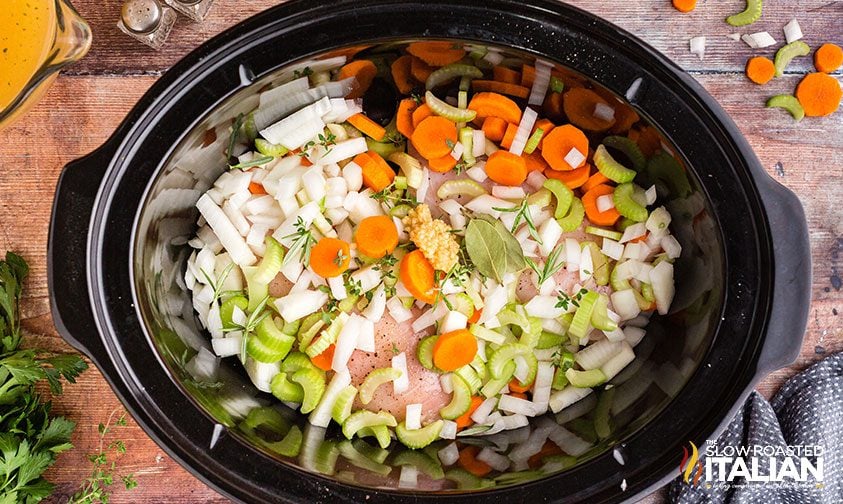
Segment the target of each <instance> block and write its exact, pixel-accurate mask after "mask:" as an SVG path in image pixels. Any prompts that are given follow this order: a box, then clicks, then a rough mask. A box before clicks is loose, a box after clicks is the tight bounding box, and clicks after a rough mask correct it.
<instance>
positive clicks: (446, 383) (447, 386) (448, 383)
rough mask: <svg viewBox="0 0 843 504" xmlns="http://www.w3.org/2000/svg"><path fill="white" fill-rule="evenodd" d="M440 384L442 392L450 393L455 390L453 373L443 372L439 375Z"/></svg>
mask: <svg viewBox="0 0 843 504" xmlns="http://www.w3.org/2000/svg"><path fill="white" fill-rule="evenodd" d="M439 386H440V387H441V388H442V392H445V393H446V394H450V393H451V392H453V391H454V376H453V375H452V374H451V373H447V374H443V375H442V376H440V377H439Z"/></svg>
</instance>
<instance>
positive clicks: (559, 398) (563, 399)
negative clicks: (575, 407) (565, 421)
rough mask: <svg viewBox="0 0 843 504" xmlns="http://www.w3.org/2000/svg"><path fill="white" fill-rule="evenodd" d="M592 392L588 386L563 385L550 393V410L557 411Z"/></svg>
mask: <svg viewBox="0 0 843 504" xmlns="http://www.w3.org/2000/svg"><path fill="white" fill-rule="evenodd" d="M592 392H593V390H592V389H590V388H577V387H573V386H570V387H565V388H564V389H562V390H559V391H557V392H554V393H552V394H550V411H552V412H554V413H559V412H560V411H562V410H563V409H565V408H567V407H568V406H570V405H572V404H574V403H575V402H577V401H579V400H581V399H583V398H584V397H586V396H588V395H589V394H591V393H592Z"/></svg>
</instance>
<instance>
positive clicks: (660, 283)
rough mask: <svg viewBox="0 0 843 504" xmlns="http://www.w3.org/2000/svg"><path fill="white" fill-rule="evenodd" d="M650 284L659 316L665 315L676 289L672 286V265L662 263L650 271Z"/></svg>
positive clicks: (665, 262)
mask: <svg viewBox="0 0 843 504" xmlns="http://www.w3.org/2000/svg"><path fill="white" fill-rule="evenodd" d="M650 284H651V285H652V286H653V296H654V297H655V298H656V307H657V309H658V310H659V313H660V314H661V315H667V311H668V309H669V308H670V303H671V302H673V295H674V293H675V292H676V288H675V286H674V285H673V265H672V264H670V263H669V262H667V261H662V262H660V263H659V264H658V265H656V267H655V268H653V270H652V271H650Z"/></svg>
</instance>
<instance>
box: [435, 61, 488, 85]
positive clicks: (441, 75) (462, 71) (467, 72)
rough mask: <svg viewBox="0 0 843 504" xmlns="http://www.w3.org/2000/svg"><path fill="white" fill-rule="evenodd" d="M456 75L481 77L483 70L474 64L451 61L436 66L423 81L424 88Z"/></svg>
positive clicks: (446, 80)
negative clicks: (450, 62) (448, 63)
mask: <svg viewBox="0 0 843 504" xmlns="http://www.w3.org/2000/svg"><path fill="white" fill-rule="evenodd" d="M457 77H469V78H473V79H482V78H483V72H482V71H481V70H480V69H479V68H477V67H476V66H474V65H466V64H464V63H452V64H450V65H445V66H443V67H442V68H438V69H436V70H434V71H433V72H431V73H430V75H429V76H428V78H427V81H425V83H424V85H425V89H433V88H435V87H436V86H439V85H442V84H445V83H447V82H448V81H450V80H452V79H456V78H457Z"/></svg>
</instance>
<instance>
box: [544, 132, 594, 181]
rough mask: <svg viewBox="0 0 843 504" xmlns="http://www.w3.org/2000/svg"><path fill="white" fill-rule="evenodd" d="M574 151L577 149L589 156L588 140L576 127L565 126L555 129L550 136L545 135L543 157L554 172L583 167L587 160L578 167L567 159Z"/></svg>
mask: <svg viewBox="0 0 843 504" xmlns="http://www.w3.org/2000/svg"><path fill="white" fill-rule="evenodd" d="M572 149H577V150H578V151H579V152H580V154H582V155H583V156H588V138H586V136H585V133H583V132H582V131H581V130H580V129H579V128H577V127H576V126H573V125H570V124H565V125H563V126H557V127H556V128H553V130H551V132H550V133H549V134H547V135H545V137H544V140H543V147H542V156H543V157H544V159H545V161H547V163H548V164H549V165H550V167H551V168H552V169H554V170H557V171H565V170H573V169H576V168H579V167H580V166H582V165H583V164H584V163H585V160H583V162H582V163H580V164H579V165H578V166H571V165H570V164H568V162H567V161H565V158H566V157H567V156H568V154H570V152H571V150H572Z"/></svg>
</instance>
